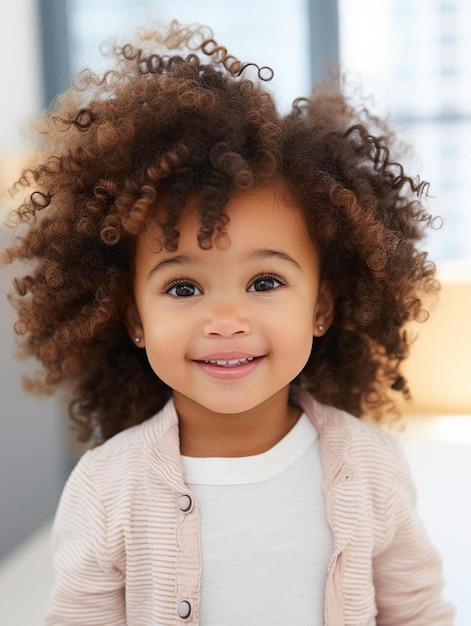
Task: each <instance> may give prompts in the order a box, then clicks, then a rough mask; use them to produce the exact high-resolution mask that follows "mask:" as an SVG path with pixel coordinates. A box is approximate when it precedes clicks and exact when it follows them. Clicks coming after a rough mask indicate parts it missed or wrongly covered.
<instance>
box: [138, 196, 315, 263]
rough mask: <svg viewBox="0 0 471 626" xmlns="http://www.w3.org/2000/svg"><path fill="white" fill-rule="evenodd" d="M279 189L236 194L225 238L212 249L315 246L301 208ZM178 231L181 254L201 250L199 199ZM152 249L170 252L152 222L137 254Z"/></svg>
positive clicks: (229, 209)
mask: <svg viewBox="0 0 471 626" xmlns="http://www.w3.org/2000/svg"><path fill="white" fill-rule="evenodd" d="M278 187H279V186H274V187H268V186H264V187H256V188H254V189H250V190H248V191H244V192H241V193H238V194H235V195H233V196H232V197H231V198H230V199H229V201H228V203H227V205H226V207H225V213H226V214H227V216H228V218H229V223H228V224H227V226H226V228H225V230H226V235H225V236H222V237H219V238H216V239H215V240H214V241H213V248H211V249H214V248H215V249H218V250H225V249H229V248H230V247H232V246H234V245H237V246H244V245H245V246H247V247H251V246H255V247H256V246H258V245H261V244H262V243H264V244H268V243H270V242H271V243H272V244H274V243H275V242H276V243H277V244H278V245H282V244H284V245H287V246H289V245H291V246H295V247H296V246H306V245H307V246H310V247H312V243H311V241H310V238H309V235H308V231H307V227H306V224H305V220H304V216H303V212H302V210H301V208H300V207H299V206H298V205H297V204H296V202H295V201H294V199H293V198H291V197H290V196H289V194H288V193H287V192H286V191H285V190H284V189H283V190H280V189H279V188H278ZM176 228H177V230H178V232H179V240H178V248H177V250H178V251H181V249H183V248H187V247H194V246H197V247H198V243H197V238H198V234H199V232H200V229H201V220H200V209H199V202H198V199H197V198H193V199H191V200H190V201H189V202H188V203H187V205H186V207H185V209H184V210H183V213H182V215H181V217H180V220H179V222H178V224H177V226H176ZM149 246H151V247H152V248H153V251H154V253H156V254H157V253H162V254H165V253H166V252H167V251H166V250H165V246H164V236H163V232H162V229H161V228H160V227H159V225H158V224H157V223H152V224H151V225H150V226H149V228H148V229H147V231H146V232H145V233H144V234H143V235H142V236H141V237H140V238H139V241H138V252H139V251H142V250H143V248H146V249H149Z"/></svg>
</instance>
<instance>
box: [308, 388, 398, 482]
mask: <svg viewBox="0 0 471 626" xmlns="http://www.w3.org/2000/svg"><path fill="white" fill-rule="evenodd" d="M296 399H297V400H298V402H299V404H300V405H301V407H302V408H303V409H304V411H305V412H306V413H307V415H308V417H309V418H310V419H311V421H312V422H313V424H314V426H315V427H316V429H317V431H318V433H319V438H320V441H321V446H324V447H325V448H327V449H329V450H330V451H331V452H332V453H333V454H335V455H337V456H339V457H340V458H342V459H343V460H344V461H345V460H347V459H348V460H349V461H350V462H352V461H354V462H355V463H356V464H358V465H369V466H371V465H372V464H373V465H374V464H378V466H380V467H382V468H383V470H384V471H386V470H388V471H391V472H394V470H395V468H397V463H398V460H399V459H400V458H401V457H402V447H401V444H400V441H399V439H398V437H397V435H395V434H394V433H392V432H389V431H387V430H385V429H384V428H383V427H380V426H376V425H373V424H369V423H367V422H364V421H362V420H360V419H358V418H357V417H355V416H353V415H350V414H349V413H347V412H346V411H342V410H341V409H337V408H336V407H333V406H328V405H324V404H321V403H319V402H317V401H316V400H315V398H314V397H313V396H312V395H310V394H309V393H308V392H306V391H304V390H297V391H296Z"/></svg>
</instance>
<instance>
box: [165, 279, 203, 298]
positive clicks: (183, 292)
mask: <svg viewBox="0 0 471 626" xmlns="http://www.w3.org/2000/svg"><path fill="white" fill-rule="evenodd" d="M166 293H168V294H170V295H171V296H174V297H176V298H191V297H192V296H199V295H201V291H200V289H199V288H198V287H197V286H196V285H194V284H193V283H188V282H187V283H177V284H176V285H173V286H170V287H169V289H167V292H166Z"/></svg>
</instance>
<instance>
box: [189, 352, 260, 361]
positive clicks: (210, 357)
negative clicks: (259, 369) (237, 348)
mask: <svg viewBox="0 0 471 626" xmlns="http://www.w3.org/2000/svg"><path fill="white" fill-rule="evenodd" d="M259 356H263V355H261V354H253V353H251V352H214V353H212V354H207V355H205V356H202V357H198V358H197V359H194V360H195V361H233V360H235V359H255V358H257V357H259Z"/></svg>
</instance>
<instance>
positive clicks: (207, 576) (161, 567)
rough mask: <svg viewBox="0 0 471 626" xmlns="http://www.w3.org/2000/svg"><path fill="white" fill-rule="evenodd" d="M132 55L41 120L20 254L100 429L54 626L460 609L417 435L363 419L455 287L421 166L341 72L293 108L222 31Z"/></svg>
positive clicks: (64, 549) (76, 477) (84, 463)
mask: <svg viewBox="0 0 471 626" xmlns="http://www.w3.org/2000/svg"><path fill="white" fill-rule="evenodd" d="M152 46H154V49H153V48H152ZM185 49H186V52H185ZM115 54H116V56H117V64H116V66H115V68H114V69H113V70H112V71H109V72H107V73H106V74H105V75H104V76H103V77H98V76H96V75H94V74H93V73H90V72H84V73H82V74H81V75H80V76H79V78H78V80H77V82H76V84H75V86H74V87H73V88H72V89H71V90H69V91H68V92H67V93H65V94H63V95H62V96H61V97H60V98H59V99H58V100H57V102H56V103H55V105H54V108H53V110H52V112H50V115H49V116H48V117H47V118H46V119H45V120H44V121H43V128H42V131H43V133H44V134H45V135H46V137H48V138H49V143H48V144H47V146H48V149H49V153H48V155H47V157H46V158H45V159H44V160H43V161H42V162H40V163H38V164H37V165H35V166H33V167H31V168H28V169H25V170H24V172H23V174H22V177H21V179H20V181H19V184H20V185H21V186H26V187H29V188H30V189H31V193H30V195H29V196H28V198H27V200H26V201H25V202H24V203H23V204H22V205H21V206H20V208H19V209H18V211H17V212H16V215H17V221H19V222H22V223H23V224H24V225H26V232H25V233H24V234H23V236H22V237H21V238H19V239H18V240H16V241H15V242H14V243H13V245H12V246H11V247H10V248H9V249H8V250H7V251H6V252H5V255H6V259H7V261H13V260H15V259H24V260H26V259H27V260H29V261H30V263H31V266H30V269H29V272H28V274H27V275H26V276H23V277H22V278H18V279H17V280H16V282H15V288H16V296H12V299H13V301H14V303H15V305H16V307H17V309H18V322H17V324H16V332H17V333H18V334H19V335H20V336H21V338H22V345H23V349H24V352H25V354H27V355H34V356H35V357H36V358H37V359H39V361H40V362H41V364H42V367H43V373H44V375H43V377H42V378H41V379H37V380H36V381H35V385H36V389H38V390H41V389H42V390H45V389H54V388H56V387H59V386H65V387H66V389H67V392H68V393H69V394H70V397H71V403H70V414H71V417H72V419H73V420H74V422H75V425H76V427H77V429H78V432H79V435H80V438H81V440H83V441H93V442H95V443H101V444H102V445H99V446H98V447H94V448H93V449H92V450H90V451H88V452H87V453H85V454H84V455H83V457H82V459H81V460H80V462H79V463H78V465H77V467H76V469H75V470H74V472H73V474H72V476H71V477H70V479H69V481H68V484H67V486H66V488H65V490H64V493H63V496H62V499H61V503H60V506H59V510H58V513H57V518H56V521H55V526H54V552H55V555H54V560H55V572H56V578H55V583H54V587H53V590H52V594H51V599H50V604H49V608H48V614H47V624H49V625H57V626H58V625H61V626H64V625H79V624H80V625H81V626H83V625H85V624H87V625H93V626H99V625H100V624H103V625H105V624H106V625H111V624H112V625H114V626H116V625H120V624H122V625H124V624H127V625H128V626H138V625H139V626H144V625H151V624H159V625H166V624H183V623H185V624H201V625H202V626H208V625H212V626H216V625H217V626H222V625H231V626H242V625H244V626H245V625H250V626H256V625H262V624H263V625H264V626H266V625H267V624H270V625H271V626H276V625H283V626H287V625H290V626H291V625H293V626H302V625H312V626H314V625H315V626H319V625H321V624H327V625H329V626H342V625H349V626H372V625H373V624H378V625H380V626H388V625H391V626H398V625H399V624H401V626H406V625H407V626H412V625H415V626H424V625H425V624H426V625H427V626H433V625H440V626H445V625H450V624H451V623H452V611H451V609H450V608H449V606H448V605H447V604H445V603H444V602H443V601H442V599H441V596H440V589H441V585H442V581H441V565H440V559H439V557H438V556H437V554H436V552H435V551H434V549H433V547H432V546H431V545H430V543H429V540H428V538H427V536H426V534H425V532H424V530H423V527H422V525H421V523H420V521H419V520H418V519H417V517H416V512H415V508H414V489H413V486H412V484H411V479H410V475H409V471H408V468H407V464H406V461H405V459H404V456H403V455H402V453H401V451H400V448H399V446H398V443H397V441H396V439H395V438H393V437H392V436H391V435H389V434H387V433H385V432H384V431H382V430H380V429H379V428H377V427H376V426H374V425H369V424H367V423H365V422H364V421H360V419H358V418H360V417H363V416H369V417H370V418H371V417H373V418H376V419H377V420H379V419H380V417H381V415H382V414H384V413H385V412H386V410H388V411H389V412H390V414H391V409H392V407H393V402H394V394H397V393H398V392H402V393H406V394H407V385H406V383H405V380H404V378H403V377H402V376H401V373H400V365H401V362H402V361H403V359H404V358H405V357H406V355H407V352H408V344H409V341H408V338H407V336H406V334H405V331H404V327H405V324H406V323H407V322H408V321H409V320H412V319H421V318H423V317H424V316H425V313H424V310H423V306H422V300H421V298H422V294H423V293H431V292H433V291H435V290H436V282H435V279H434V267H433V264H431V263H430V262H428V260H427V256H426V254H425V253H424V252H421V251H420V250H419V248H418V242H419V240H420V239H421V238H422V236H423V235H424V233H425V230H426V228H427V227H428V226H430V222H431V217H430V216H429V214H428V213H427V212H426V210H425V208H424V207H423V206H422V204H421V202H420V197H421V194H422V192H423V184H421V183H418V182H416V181H414V180H413V179H411V178H410V177H408V176H407V175H406V174H405V173H404V171H403V168H402V166H401V165H400V164H398V163H396V162H394V161H393V160H392V157H391V156H390V146H391V142H392V136H391V133H390V132H389V131H388V130H387V128H386V127H385V126H384V125H382V124H381V123H380V122H379V121H378V120H375V119H374V118H372V117H371V116H369V115H368V113H367V112H366V111H364V110H362V111H360V112H357V111H355V110H354V109H353V108H352V107H351V106H350V105H349V104H348V103H347V102H346V100H345V99H344V98H343V97H342V96H340V95H339V94H326V93H314V94H313V95H312V97H311V98H310V99H300V100H297V101H295V103H294V105H293V108H292V111H291V112H290V113H289V114H287V115H285V116H282V115H280V114H279V113H278V112H277V110H276V107H275V104H274V102H273V99H272V97H271V96H270V95H269V93H267V92H266V91H265V90H264V89H263V88H262V87H261V86H260V84H259V82H258V81H257V82H254V81H252V80H249V78H248V77H247V75H249V76H250V75H251V74H250V73H251V72H253V71H257V70H258V72H259V75H261V74H262V70H261V69H260V68H258V67H257V66H254V65H253V64H247V65H243V64H242V63H240V62H239V61H237V60H236V59H235V58H234V57H232V56H230V55H229V54H228V52H227V50H226V49H225V48H223V47H222V46H218V45H217V44H216V42H215V41H214V39H212V35H211V33H210V32H209V31H208V30H207V29H204V28H203V29H202V28H196V29H191V28H185V27H182V26H180V25H178V24H177V23H173V24H172V25H171V26H170V28H169V29H168V30H167V31H163V30H160V31H159V30H158V29H157V30H155V31H153V32H144V31H143V32H141V33H140V47H134V46H133V45H130V44H129V45H125V46H123V47H121V48H116V49H115ZM262 69H263V68H262ZM378 133H379V134H378Z"/></svg>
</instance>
